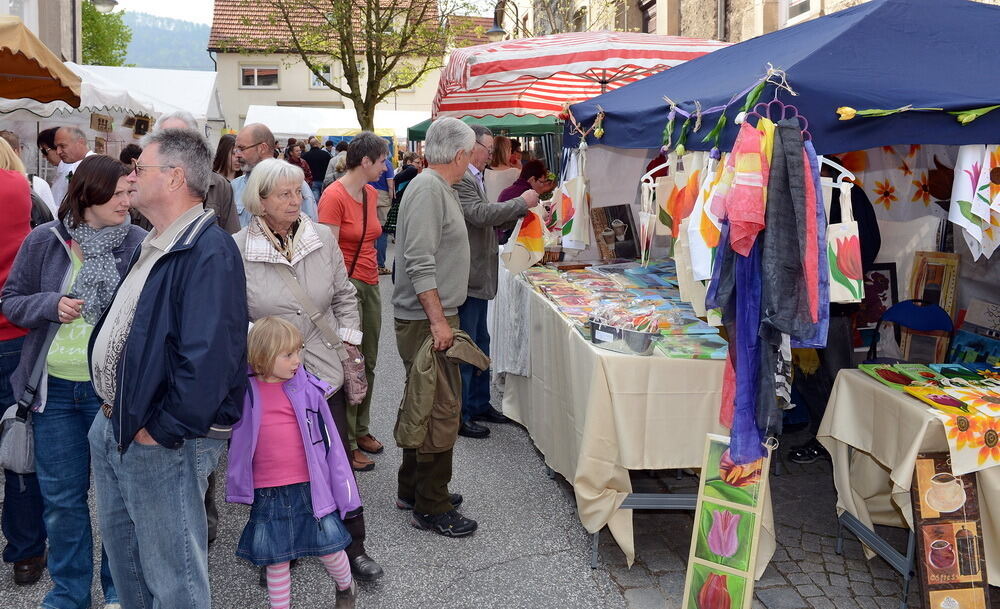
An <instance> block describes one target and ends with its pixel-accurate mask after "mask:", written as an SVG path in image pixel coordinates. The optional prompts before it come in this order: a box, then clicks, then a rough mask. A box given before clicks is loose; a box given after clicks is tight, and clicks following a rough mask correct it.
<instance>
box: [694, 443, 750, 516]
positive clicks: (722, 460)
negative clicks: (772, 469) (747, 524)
mask: <svg viewBox="0 0 1000 609" xmlns="http://www.w3.org/2000/svg"><path fill="white" fill-rule="evenodd" d="M763 465H764V459H758V460H757V461H754V462H753V463H750V464H747V465H736V464H735V463H733V460H732V459H730V458H729V444H728V443H727V442H720V441H718V440H711V441H709V445H708V461H707V462H706V463H705V469H704V474H703V475H704V477H705V497H706V498H711V499H720V500H722V501H729V502H731V503H738V504H739V505H746V506H749V507H757V505H758V504H759V503H760V491H761V489H760V482H761V480H760V476H761V468H762V467H763Z"/></svg>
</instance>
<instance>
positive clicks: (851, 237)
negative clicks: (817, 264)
mask: <svg viewBox="0 0 1000 609" xmlns="http://www.w3.org/2000/svg"><path fill="white" fill-rule="evenodd" d="M837 186H838V185H834V188H836V187H837ZM839 188H840V198H839V201H838V204H839V205H840V220H841V221H840V222H838V223H837V224H831V225H830V226H829V228H827V231H826V248H827V259H828V262H829V263H830V302H837V303H853V302H861V299H862V297H864V294H865V287H864V273H863V272H862V270H861V240H860V239H859V237H858V223H857V222H855V221H854V215H853V214H852V211H851V183H850V182H841V183H840V184H839ZM828 193H829V195H830V196H831V200H832V194H833V190H832V189H828V188H824V189H823V194H824V195H827V194H828ZM845 202H846V203H845Z"/></svg>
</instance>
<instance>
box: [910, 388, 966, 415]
mask: <svg viewBox="0 0 1000 609" xmlns="http://www.w3.org/2000/svg"><path fill="white" fill-rule="evenodd" d="M903 390H904V391H906V393H908V394H910V395H912V396H913V397H915V398H917V399H918V400H920V401H921V402H923V403H925V404H927V405H929V406H933V407H934V408H936V409H938V410H940V411H941V412H943V413H946V414H949V415H965V416H969V415H971V414H973V413H974V411H973V410H972V409H971V408H970V407H969V405H968V404H966V403H965V402H963V401H962V400H960V399H958V398H956V397H954V396H952V395H950V394H949V393H948V392H947V391H945V390H944V389H943V388H941V387H904V388H903Z"/></svg>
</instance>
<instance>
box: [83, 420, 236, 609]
mask: <svg viewBox="0 0 1000 609" xmlns="http://www.w3.org/2000/svg"><path fill="white" fill-rule="evenodd" d="M112 421H113V420H112V419H108V418H107V417H105V416H104V415H103V414H101V415H98V416H97V417H95V418H94V425H93V426H92V427H91V428H90V455H91V461H92V463H93V467H94V484H95V487H96V490H97V514H98V522H100V525H101V531H102V532H103V533H104V547H105V549H106V550H107V552H108V558H110V559H111V574H112V575H113V576H114V580H115V587H116V588H117V591H118V597H119V598H120V599H121V603H122V606H123V607H129V608H132V607H139V608H148V609H210V607H211V603H212V600H211V599H212V596H211V593H210V591H209V585H208V525H207V523H206V521H205V501H204V498H205V491H206V490H207V489H208V474H209V473H211V472H212V470H214V469H215V466H216V465H217V464H218V462H219V457H220V456H221V455H222V451H223V450H224V449H225V446H226V443H225V441H224V440H215V439H211V438H197V439H193V440H187V441H186V442H184V444H183V446H181V447H180V448H178V449H176V450H172V449H168V448H164V447H162V446H159V445H155V446H145V445H143V444H139V443H138V442H133V443H132V444H131V445H130V446H129V447H128V450H127V451H125V453H119V452H118V443H117V442H116V441H115V437H114V432H113V429H112Z"/></svg>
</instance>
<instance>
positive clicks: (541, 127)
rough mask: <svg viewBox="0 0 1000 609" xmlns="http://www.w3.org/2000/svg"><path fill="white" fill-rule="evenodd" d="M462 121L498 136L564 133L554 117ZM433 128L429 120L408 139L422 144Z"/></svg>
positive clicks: (408, 132) (414, 128) (510, 116)
mask: <svg viewBox="0 0 1000 609" xmlns="http://www.w3.org/2000/svg"><path fill="white" fill-rule="evenodd" d="M462 121H464V122H466V123H468V124H470V125H483V126H484V127H489V128H490V131H492V132H493V133H494V134H496V135H507V136H514V137H522V136H526V135H545V134H547V133H562V131H563V128H562V123H561V122H560V121H559V119H557V118H556V117H554V116H544V117H539V116H530V115H529V116H514V115H513V114H508V115H507V116H501V117H499V118H498V117H496V116H484V117H483V118H473V117H471V116H466V117H464V118H463V119H462ZM430 126H431V120H430V119H427V120H425V121H424V122H422V123H417V124H416V125H414V126H412V127H410V128H409V129H407V130H406V138H407V139H408V140H410V141H411V142H421V141H423V140H424V139H426V138H427V128H428V127H430Z"/></svg>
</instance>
